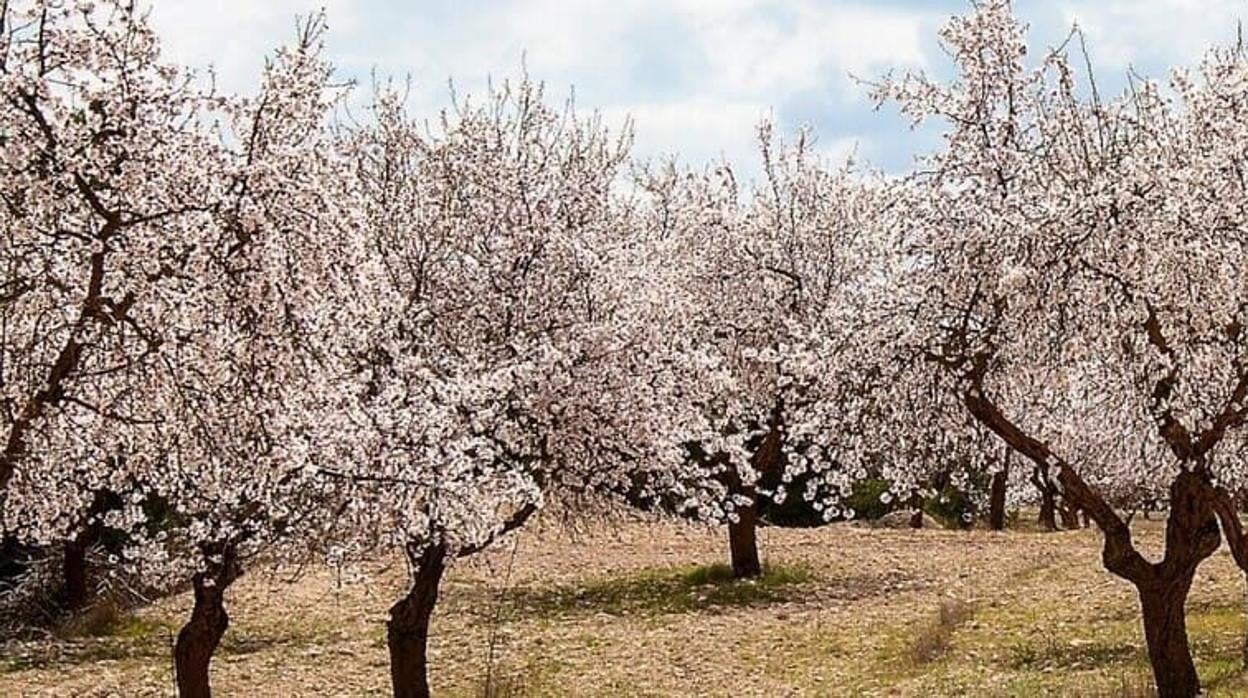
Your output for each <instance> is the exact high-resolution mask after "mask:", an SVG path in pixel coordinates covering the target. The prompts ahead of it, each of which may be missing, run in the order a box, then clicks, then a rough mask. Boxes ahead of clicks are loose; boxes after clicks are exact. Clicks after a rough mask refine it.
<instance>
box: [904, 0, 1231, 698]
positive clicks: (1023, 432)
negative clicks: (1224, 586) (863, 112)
mask: <svg viewBox="0 0 1248 698" xmlns="http://www.w3.org/2000/svg"><path fill="white" fill-rule="evenodd" d="M942 38H943V40H944V43H945V46H946V49H947V50H948V52H949V53H950V55H951V56H953V57H954V59H955V60H956V61H957V64H958V68H959V71H960V72H959V74H958V76H957V77H956V78H955V79H953V80H952V81H950V82H949V83H948V84H944V83H940V82H937V81H934V80H932V79H929V78H927V77H925V76H923V75H907V76H902V77H898V78H890V79H889V80H887V81H885V82H884V83H883V84H882V85H881V86H880V96H881V97H882V98H889V99H895V100H897V101H898V102H899V103H900V105H901V106H902V109H903V111H904V112H905V113H907V114H909V115H910V116H912V117H914V118H916V119H927V118H932V119H939V120H942V121H944V122H945V123H946V124H948V128H947V131H946V134H945V138H946V145H945V147H944V148H943V149H941V150H940V151H938V152H936V153H935V154H933V155H932V156H930V157H928V158H926V159H924V160H923V161H922V162H921V164H920V167H919V169H920V172H919V173H917V174H916V175H914V176H913V177H912V178H911V185H912V187H913V190H912V194H913V198H912V199H911V200H910V202H909V204H908V208H909V209H910V214H909V220H910V222H911V223H912V225H910V226H907V228H906V236H905V237H906V243H905V245H906V247H905V249H906V255H907V258H908V259H909V263H910V265H911V268H912V270H913V272H914V273H913V279H914V288H913V291H912V295H911V297H912V299H913V301H914V302H913V308H912V311H911V312H912V313H913V317H914V318H915V334H914V336H913V337H912V340H913V342H914V346H916V347H918V348H919V350H920V351H921V352H923V353H924V354H926V356H927V358H928V360H929V361H930V363H931V365H932V366H933V367H935V368H936V369H937V370H938V371H940V372H943V373H944V374H945V375H946V376H948V377H949V379H950V380H949V381H948V382H947V385H948V387H949V388H950V389H951V390H952V391H953V394H954V395H956V397H957V399H958V400H959V401H960V402H961V403H962V405H963V407H964V408H965V410H966V411H967V413H969V414H970V415H972V416H973V417H974V418H975V419H976V420H977V421H978V422H979V423H980V424H982V425H983V426H985V427H987V428H988V429H990V430H992V431H993V432H994V433H995V434H997V435H998V436H999V437H1000V438H1001V439H1002V440H1003V441H1004V442H1005V443H1007V444H1008V445H1009V446H1010V447H1011V448H1012V449H1013V450H1014V451H1015V452H1017V453H1018V454H1020V455H1021V456H1023V457H1025V458H1028V459H1029V460H1030V461H1031V462H1032V463H1033V464H1034V465H1035V466H1036V467H1037V468H1038V470H1039V472H1040V473H1041V477H1043V478H1044V480H1045V481H1047V482H1048V483H1049V484H1050V485H1051V486H1052V487H1053V488H1054V489H1055V490H1056V491H1057V492H1058V493H1059V494H1060V495H1061V497H1062V498H1063V499H1064V500H1065V501H1066V502H1068V503H1070V504H1072V505H1074V506H1075V507H1077V508H1078V509H1081V510H1083V511H1085V512H1086V513H1087V515H1088V516H1089V517H1090V518H1091V519H1092V520H1093V521H1094V522H1095V523H1096V524H1097V525H1098V526H1099V528H1100V529H1101V531H1102V533H1103V534H1104V551H1103V561H1104V564H1105V566H1106V568H1107V569H1109V570H1110V571H1111V572H1113V573H1114V574H1116V575H1118V576H1120V577H1122V578H1124V579H1126V580H1128V581H1130V582H1131V583H1132V584H1133V585H1135V587H1136V589H1137V590H1138V593H1139V597H1140V602H1141V606H1142V610H1143V621H1144V634H1145V638H1146V640H1147V644H1148V653H1149V657H1150V659H1151V661H1152V665H1153V670H1154V675H1155V678H1156V682H1157V686H1158V689H1159V691H1160V693H1161V695H1163V696H1191V695H1196V693H1197V692H1198V691H1199V682H1198V680H1197V676H1196V671H1195V668H1194V666H1193V663H1192V659H1191V652H1190V650H1189V647H1188V641H1187V633H1186V630H1185V625H1184V611H1183V604H1184V600H1185V599H1186V597H1187V593H1188V590H1189V589H1190V586H1191V583H1192V579H1193V575H1194V573H1195V570H1196V567H1197V565H1199V564H1200V562H1201V561H1202V560H1204V559H1205V558H1207V557H1208V556H1209V555H1210V554H1212V553H1213V551H1214V550H1215V549H1216V548H1217V547H1218V545H1219V541H1220V538H1221V536H1220V533H1219V525H1218V514H1219V513H1221V512H1222V511H1225V507H1221V506H1220V505H1219V502H1221V501H1224V500H1222V499H1220V498H1219V492H1220V491H1224V490H1221V489H1220V488H1224V487H1237V486H1239V481H1238V478H1239V472H1240V468H1238V467H1237V466H1235V465H1234V464H1233V463H1230V462H1225V461H1224V460H1223V459H1222V458H1221V454H1222V453H1223V452H1225V450H1226V449H1227V448H1228V444H1230V443H1233V442H1235V441H1236V440H1238V439H1240V438H1242V437H1241V435H1240V431H1239V430H1240V429H1241V427H1242V425H1243V423H1244V420H1245V416H1248V413H1246V411H1245V410H1246V409H1248V405H1246V404H1245V396H1246V395H1248V372H1246V371H1245V370H1244V360H1245V358H1246V357H1245V350H1246V349H1248V345H1246V344H1245V342H1248V337H1245V336H1244V333H1243V331H1242V329H1241V328H1242V323H1243V321H1244V312H1245V306H1244V304H1243V302H1242V299H1243V297H1244V292H1245V282H1246V281H1248V277H1245V271H1244V269H1243V265H1242V264H1239V263H1238V262H1237V261H1235V260H1242V259H1244V254H1245V248H1244V240H1245V237H1244V236H1243V234H1242V231H1241V228H1242V225H1243V222H1242V217H1241V216H1239V215H1238V214H1237V213H1236V211H1237V210H1238V209H1237V207H1238V206H1240V205H1241V204H1242V201H1243V197H1244V192H1245V188H1244V187H1243V186H1242V181H1241V179H1240V177H1239V175H1238V174H1237V173H1238V172H1239V171H1240V164H1241V162H1242V158H1243V145H1242V144H1243V140H1242V139H1241V138H1240V134H1241V133H1242V121H1243V120H1242V117H1241V114H1242V112H1241V111H1240V110H1241V108H1242V107H1241V106H1240V105H1241V104H1242V101H1241V100H1242V90H1243V88H1242V85H1243V84H1244V83H1243V81H1242V80H1241V79H1239V78H1238V76H1242V75H1243V74H1244V73H1243V71H1244V62H1243V55H1242V51H1240V50H1233V51H1223V50H1218V51H1214V52H1213V53H1211V54H1210V57H1209V58H1208V59H1207V60H1206V62H1205V63H1204V64H1203V65H1202V66H1201V68H1200V69H1198V70H1197V71H1179V72H1177V73H1176V74H1175V77H1174V78H1173V80H1172V85H1171V86H1172V88H1173V92H1174V95H1173V96H1168V95H1167V94H1166V93H1165V92H1164V91H1163V90H1162V89H1161V87H1160V86H1159V85H1157V84H1156V83H1153V82H1149V81H1136V82H1134V83H1133V85H1132V89H1131V90H1130V91H1129V92H1128V93H1127V94H1126V95H1124V96H1123V97H1121V98H1120V99H1117V100H1104V99H1102V97H1101V95H1100V93H1099V91H1098V90H1097V88H1096V84H1095V82H1094V81H1091V82H1089V83H1087V84H1085V85H1084V86H1083V87H1077V86H1076V71H1075V69H1074V68H1073V67H1072V65H1071V61H1070V60H1069V58H1068V56H1067V50H1066V48H1065V47H1061V48H1059V49H1057V50H1054V51H1051V52H1049V53H1047V54H1045V55H1044V57H1043V60H1042V61H1041V63H1040V65H1039V66H1037V67H1035V68H1029V67H1025V66H1024V60H1025V57H1026V54H1027V50H1026V45H1025V27H1024V26H1023V25H1022V24H1021V23H1020V22H1018V20H1016V19H1015V18H1014V17H1013V15H1012V13H1011V10H1010V8H1009V5H1008V3H1007V2H1003V1H1000V0H992V1H989V2H984V3H981V4H979V5H978V6H977V8H976V10H975V12H973V13H971V14H970V15H969V16H966V17H961V18H956V19H954V20H953V21H951V22H950V24H949V25H948V26H947V27H946V29H945V30H944V32H943V33H942ZM1074 38H1078V35H1074ZM1088 78H1089V80H1090V79H1091V76H1088ZM1133 488H1143V489H1145V490H1148V489H1157V488H1164V489H1166V490H1168V492H1169V510H1170V515H1169V518H1168V520H1167V524H1166V548H1165V554H1164V556H1163V558H1162V559H1161V560H1160V561H1158V562H1153V561H1150V560H1148V559H1146V558H1145V557H1144V556H1143V555H1142V554H1141V553H1140V551H1139V550H1138V549H1137V547H1136V546H1135V544H1134V543H1133V541H1132V537H1131V530H1130V527H1129V525H1128V524H1129V520H1128V519H1127V518H1124V516H1123V515H1122V514H1120V513H1119V512H1118V511H1117V510H1115V508H1114V507H1113V506H1111V503H1110V499H1108V498H1107V496H1106V493H1107V492H1109V491H1114V490H1116V491H1129V490H1131V489H1133ZM1223 519H1224V520H1223V525H1224V527H1225V528H1226V529H1228V531H1234V530H1235V529H1236V527H1237V521H1236V520H1235V517H1234V516H1232V515H1231V512H1229V511H1227V512H1226V515H1225V516H1224V517H1223ZM1231 537H1232V541H1233V543H1235V542H1236V541H1235V540H1234V536H1233V535H1232V536H1231Z"/></svg>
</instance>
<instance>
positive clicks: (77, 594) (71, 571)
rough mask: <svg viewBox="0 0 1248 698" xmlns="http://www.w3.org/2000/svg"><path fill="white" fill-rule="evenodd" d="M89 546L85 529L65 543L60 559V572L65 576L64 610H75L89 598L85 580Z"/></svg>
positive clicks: (82, 606)
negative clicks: (62, 555)
mask: <svg viewBox="0 0 1248 698" xmlns="http://www.w3.org/2000/svg"><path fill="white" fill-rule="evenodd" d="M90 547H91V546H90V543H89V542H88V537H87V535H86V532H85V531H84V532H83V533H80V534H78V536H76V537H75V538H74V539H73V540H71V541H70V542H68V543H66V544H65V551H64V557H63V558H62V559H61V573H62V575H64V577H65V609H66V610H69V611H77V610H79V609H81V608H84V607H85V606H86V605H87V603H88V602H89V601H90V600H91V591H90V588H89V583H88V581H87V550H89V549H90Z"/></svg>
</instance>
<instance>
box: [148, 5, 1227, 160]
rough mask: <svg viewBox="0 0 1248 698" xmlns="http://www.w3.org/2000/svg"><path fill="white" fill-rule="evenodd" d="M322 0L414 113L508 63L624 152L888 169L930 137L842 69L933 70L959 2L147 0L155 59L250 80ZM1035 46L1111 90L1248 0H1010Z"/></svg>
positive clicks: (1197, 39)
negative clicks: (610, 135) (761, 123)
mask: <svg viewBox="0 0 1248 698" xmlns="http://www.w3.org/2000/svg"><path fill="white" fill-rule="evenodd" d="M322 6H325V8H326V10H327V12H328V15H329V24H330V36H329V53H330V56H331V58H332V60H333V61H334V63H335V65H336V66H337V67H338V70H339V72H340V73H341V74H343V75H344V76H347V77H352V78H358V79H362V80H363V81H365V82H367V80H368V76H369V75H370V73H372V72H373V71H374V70H376V71H377V72H380V73H382V74H390V75H396V76H400V77H403V76H410V77H411V79H412V80H413V82H414V87H415V89H414V94H413V101H414V107H415V108H416V109H418V110H424V111H427V113H429V114H433V113H434V112H435V110H436V109H438V108H440V107H442V106H444V105H446V103H447V95H448V89H447V81H448V79H453V80H454V82H455V85H456V90H457V91H458V92H460V93H472V92H475V91H479V90H481V89H482V86H483V85H484V84H485V80H486V79H487V78H488V77H490V76H493V77H494V78H495V79H498V78H504V77H508V76H514V75H515V74H517V73H518V72H519V70H520V67H521V65H522V61H523V64H524V65H527V67H528V71H529V73H530V74H531V75H532V76H534V77H536V78H539V79H541V80H544V81H546V82H547V84H548V85H549V89H550V90H551V92H552V93H554V94H558V95H561V94H566V93H567V92H568V91H570V90H571V89H573V88H575V92H576V101H577V104H578V106H579V107H580V108H582V109H590V108H593V109H599V110H600V111H602V112H603V113H604V115H605V116H606V117H607V118H608V119H609V120H612V121H614V122H618V121H619V120H621V119H622V118H623V117H624V115H626V114H629V115H632V117H633V118H634V121H635V124H636V132H637V140H636V151H637V152H638V153H639V154H641V155H643V156H662V155H665V154H668V153H680V155H681V157H682V158H683V159H684V160H686V161H690V162H695V163H697V162H703V161H706V160H710V159H715V158H720V157H726V158H729V159H730V160H732V161H734V162H737V163H740V164H741V165H742V167H743V169H746V170H750V169H752V167H753V166H754V164H755V163H754V154H753V127H754V124H756V123H757V122H758V120H759V119H760V118H762V117H764V116H768V115H770V116H771V118H773V119H775V120H776V121H777V123H778V124H780V126H781V127H782V128H784V129H794V128H796V127H797V126H799V125H801V124H809V125H811V126H812V127H813V128H814V130H815V133H816V134H817V137H818V143H819V147H821V148H822V149H823V150H824V151H825V152H826V153H827V154H828V155H830V156H837V157H843V156H844V155H845V154H847V153H850V152H856V153H857V154H858V156H859V157H860V159H865V160H867V161H870V162H872V163H874V164H876V165H878V166H880V167H883V168H885V169H888V170H900V169H903V168H905V167H906V165H907V164H908V163H909V161H910V158H911V157H912V156H913V154H914V153H915V152H916V151H918V150H921V149H923V148H925V147H926V146H927V145H929V144H930V142H931V140H932V137H931V134H912V133H910V131H909V129H908V128H907V126H906V124H905V123H904V122H903V121H902V120H901V119H899V118H898V117H897V116H896V114H894V113H891V112H888V111H885V112H884V113H879V114H877V113H875V112H874V110H873V106H872V104H871V103H870V102H869V100H867V99H866V97H865V94H864V92H865V91H864V89H863V88H862V86H860V85H858V84H857V83H855V81H854V79H853V78H852V77H851V76H853V75H857V76H861V77H867V78H869V77H872V76H875V75H878V74H880V73H881V72H883V71H885V70H887V69H888V68H892V67H896V68H906V67H921V68H924V69H926V70H929V71H932V72H935V73H947V72H948V69H949V64H948V60H947V58H946V57H945V56H944V55H943V54H942V53H941V52H940V48H939V46H938V45H937V43H936V40H935V31H936V29H937V28H938V27H939V26H940V25H941V24H942V23H943V22H944V21H945V20H946V19H947V18H948V17H949V15H951V14H954V13H958V12H962V11H964V10H965V9H966V8H967V7H968V4H967V2H966V1H965V0H876V1H875V2H870V1H869V0H456V1H454V2H452V1H450V0H408V1H406V2H404V1H402V0H263V1H261V0H154V10H153V19H154V21H155V23H156V25H157V27H158V29H159V30H160V32H161V34H162V35H163V36H164V37H165V38H166V42H167V49H166V50H167V52H168V55H169V56H170V57H171V58H174V59H176V60H179V61H181V62H186V63H190V64H192V65H199V66H202V65H207V64H212V65H213V66H215V68H216V70H217V72H218V75H219V77H220V80H221V81H223V82H224V83H225V84H226V85H227V86H228V87H230V88H234V89H245V88H246V87H247V86H249V85H251V84H254V81H255V77H256V75H257V73H258V69H259V65H260V57H261V56H263V54H264V52H265V51H267V50H268V49H269V48H270V47H271V46H272V45H273V44H275V43H276V42H278V41H281V40H284V39H286V38H287V37H289V36H291V35H292V34H293V27H294V17H295V16H296V15H300V14H304V15H306V14H307V13H308V12H310V11H314V10H316V9H318V8H320V7H322ZM1016 8H1017V10H1018V12H1019V14H1020V15H1021V16H1023V17H1024V19H1025V20H1026V21H1028V22H1029V23H1030V24H1031V26H1032V32H1031V41H1032V43H1033V44H1034V45H1035V46H1036V47H1043V46H1047V45H1052V44H1055V43H1057V42H1060V41H1061V40H1062V39H1063V38H1064V37H1065V36H1066V33H1067V31H1068V29H1069V27H1070V25H1071V23H1072V22H1076V21H1077V22H1078V23H1079V25H1080V26H1081V27H1083V29H1084V31H1085V32H1086V33H1087V34H1088V36H1089V39H1090V48H1091V52H1092V55H1093V57H1094V60H1095V61H1096V64H1097V66H1098V68H1097V69H1098V77H1099V78H1100V79H1101V80H1102V82H1104V83H1109V85H1110V86H1111V87H1112V86H1113V84H1114V83H1115V81H1116V80H1117V83H1118V84H1121V76H1122V75H1123V74H1124V73H1125V71H1126V69H1127V68H1128V67H1129V66H1134V67H1135V68H1136V69H1137V70H1140V71H1141V72H1144V73H1146V74H1152V75H1161V74H1163V73H1164V72H1165V70H1166V68H1167V66H1171V65H1184V64H1190V63H1192V62H1194V61H1196V60H1197V59H1198V58H1199V56H1200V53H1201V51H1202V47H1203V46H1205V45H1207V44H1208V43H1209V42H1211V41H1230V40H1233V39H1234V37H1235V35H1236V26H1237V22H1238V20H1239V19H1240V18H1241V17H1248V0H1047V1H1046V0H1017V2H1016Z"/></svg>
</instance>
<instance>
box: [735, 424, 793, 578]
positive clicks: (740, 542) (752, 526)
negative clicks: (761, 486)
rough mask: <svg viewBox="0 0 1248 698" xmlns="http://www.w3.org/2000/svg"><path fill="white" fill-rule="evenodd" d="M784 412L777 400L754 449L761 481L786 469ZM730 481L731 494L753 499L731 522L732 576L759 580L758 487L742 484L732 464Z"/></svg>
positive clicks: (761, 568) (740, 508)
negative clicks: (763, 432)
mask: <svg viewBox="0 0 1248 698" xmlns="http://www.w3.org/2000/svg"><path fill="white" fill-rule="evenodd" d="M783 413H784V406H783V402H781V401H776V404H775V405H774V406H773V407H772V410H771V416H770V418H769V419H768V422H767V433H766V434H764V435H763V437H762V439H761V440H760V441H759V442H758V446H757V447H756V448H755V449H754V456H753V459H752V462H751V465H752V466H753V468H754V470H755V473H756V474H757V476H758V477H759V478H760V479H761V478H763V477H766V476H769V475H777V474H778V473H779V472H780V470H781V468H783V466H784V464H783V462H782V449H781V446H782V444H781V439H782V438H783V435H782V429H783V422H782V420H783ZM727 478H728V492H729V494H731V495H734V496H736V497H745V498H747V499H749V500H750V504H749V505H747V506H737V508H736V515H737V520H736V521H731V520H730V521H729V522H728V551H729V555H730V557H731V559H732V576H733V578H734V579H750V578H753V577H758V576H761V575H762V573H763V565H762V562H761V561H760V560H759V556H758V491H757V489H756V488H755V486H754V485H752V484H751V485H746V484H745V483H744V482H742V480H741V475H740V473H738V472H737V471H736V468H734V467H733V466H731V465H729V466H728V472H727Z"/></svg>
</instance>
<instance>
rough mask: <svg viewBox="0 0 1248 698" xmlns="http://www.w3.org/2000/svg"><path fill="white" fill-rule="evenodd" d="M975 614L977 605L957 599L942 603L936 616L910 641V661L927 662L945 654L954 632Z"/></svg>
mask: <svg viewBox="0 0 1248 698" xmlns="http://www.w3.org/2000/svg"><path fill="white" fill-rule="evenodd" d="M974 616H975V607H974V606H972V605H971V604H968V603H966V602H963V601H959V600H957V599H948V600H945V601H943V602H941V604H940V608H939V609H937V611H936V614H935V616H934V617H933V618H932V619H930V620H929V621H928V622H927V623H925V624H924V625H923V626H922V627H921V628H919V632H918V634H916V635H915V636H914V640H913V641H911V643H910V661H912V662H914V663H915V664H927V663H929V662H934V661H936V660H937V659H940V658H941V657H942V656H944V654H945V652H946V651H948V649H949V643H950V641H951V640H952V639H953V633H954V631H955V630H957V629H958V627H959V626H961V625H962V624H963V623H966V622H967V621H969V620H970V619H971V618H973V617H974Z"/></svg>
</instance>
